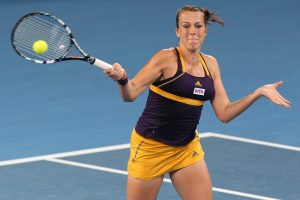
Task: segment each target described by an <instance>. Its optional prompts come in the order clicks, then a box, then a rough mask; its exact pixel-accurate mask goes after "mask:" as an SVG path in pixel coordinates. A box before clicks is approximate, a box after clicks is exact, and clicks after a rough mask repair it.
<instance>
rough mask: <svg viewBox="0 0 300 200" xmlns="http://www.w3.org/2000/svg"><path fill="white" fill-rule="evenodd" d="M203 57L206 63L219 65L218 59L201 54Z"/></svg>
mask: <svg viewBox="0 0 300 200" xmlns="http://www.w3.org/2000/svg"><path fill="white" fill-rule="evenodd" d="M201 55H202V56H203V58H204V60H205V62H210V63H217V62H218V61H217V59H216V58H215V57H214V56H212V55H208V54H204V53H202V52H201Z"/></svg>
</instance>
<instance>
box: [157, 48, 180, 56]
mask: <svg viewBox="0 0 300 200" xmlns="http://www.w3.org/2000/svg"><path fill="white" fill-rule="evenodd" d="M156 55H158V56H160V57H164V58H168V57H174V56H176V50H175V48H174V47H171V48H167V49H161V50H159V51H158V52H157V53H156Z"/></svg>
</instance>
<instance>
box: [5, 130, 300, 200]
mask: <svg viewBox="0 0 300 200" xmlns="http://www.w3.org/2000/svg"><path fill="white" fill-rule="evenodd" d="M199 135H200V137H201V138H207V137H216V138H222V139H227V140H234V141H240V142H246V143H251V144H257V145H263V146H270V147H275V148H281V149H287V150H292V151H300V148H299V147H294V146H288V145H282V144H276V143H271V142H264V141H260V140H254V139H247V138H241V137H236V136H229V135H224V134H219V133H213V132H206V133H201V134H199ZM128 148H129V144H121V145H114V146H106V147H99V148H93V149H86V150H79V151H71V152H64V153H58V154H49V155H43V156H35V157H28V158H20V159H14V160H6V161H0V167H1V166H7V165H15V164H22V163H28V162H35V161H42V160H47V161H51V162H59V163H62V164H67V163H69V165H70V164H72V165H73V166H78V167H85V168H89V169H96V170H101V171H107V172H111V173H117V174H123V175H127V172H126V171H122V170H116V169H111V168H105V167H100V166H93V165H87V164H83V163H76V162H71V161H64V160H60V159H57V158H62V157H69V156H78V155H84V154H91V153H98V152H105V151H114V150H121V149H128ZM164 181H165V182H169V183H170V182H171V180H170V179H166V178H165V179H164ZM213 190H214V191H216V192H223V193H227V194H232V195H238V196H244V197H249V198H253V199H262V200H278V199H274V198H270V197H263V196H258V195H253V194H248V193H242V192H238V191H233V190H227V189H222V188H215V187H213Z"/></svg>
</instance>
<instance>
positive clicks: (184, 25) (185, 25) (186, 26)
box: [181, 24, 190, 28]
mask: <svg viewBox="0 0 300 200" xmlns="http://www.w3.org/2000/svg"><path fill="white" fill-rule="evenodd" d="M181 26H182V28H189V27H190V25H189V24H182V25H181Z"/></svg>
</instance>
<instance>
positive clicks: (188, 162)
mask: <svg viewBox="0 0 300 200" xmlns="http://www.w3.org/2000/svg"><path fill="white" fill-rule="evenodd" d="M210 22H216V23H218V24H221V25H222V24H223V21H222V19H221V18H220V17H219V16H217V15H216V14H215V13H213V12H210V11H208V10H207V9H203V8H200V7H198V6H184V7H182V8H181V9H179V10H178V12H177V16H176V25H177V27H176V36H177V37H178V39H179V43H178V46H177V47H176V48H169V49H163V50H160V51H159V52H157V53H156V54H155V55H154V56H153V57H152V58H151V59H150V60H149V61H148V63H147V64H146V65H145V66H144V67H143V68H142V69H141V71H140V72H138V73H137V75H136V76H135V77H134V78H132V79H131V80H128V78H127V77H126V73H125V70H124V69H123V68H122V66H121V65H120V64H117V63H116V64H114V65H113V67H114V70H111V69H107V70H104V73H105V74H106V75H107V76H109V77H111V78H112V79H113V80H116V81H118V83H119V91H120V93H121V95H122V97H123V99H124V101H127V102H130V101H133V100H135V99H136V98H137V97H138V96H139V95H140V94H141V93H142V92H143V91H144V90H146V89H147V88H148V87H149V96H148V99H147V103H146V106H145V109H144V111H143V113H142V115H141V116H140V118H139V120H138V122H137V123H136V126H135V129H134V130H133V131H132V135H131V144H130V158H129V161H128V179H127V199H128V200H140V199H143V200H145V199H148V200H153V199H156V197H157V194H158V191H159V189H160V186H161V184H162V181H163V176H164V174H166V173H169V175H170V178H171V180H172V183H173V185H174V187H175V189H176V191H177V192H178V194H179V195H180V197H181V198H182V199H189V200H194V199H195V200H196V199H197V200H200V199H201V200H202V199H203V200H211V199H212V183H211V179H210V176H209V172H208V169H207V166H206V164H205V161H204V152H203V150H202V148H201V145H200V142H199V141H200V139H199V137H198V134H197V130H196V129H197V125H198V122H199V119H200V115H201V110H202V106H203V102H204V101H208V100H209V101H210V102H211V105H212V107H213V109H214V111H215V113H216V116H217V118H218V119H219V120H221V121H222V122H224V123H227V122H229V121H230V120H232V119H233V118H235V117H236V116H238V115H239V114H240V113H242V112H243V111H244V110H246V109H247V108H248V107H249V106H250V105H251V104H252V103H253V102H255V101H256V100H257V99H258V98H260V97H263V96H264V97H266V98H268V99H269V100H270V101H272V102H274V103H276V104H278V105H280V106H283V107H285V108H290V102H289V101H288V100H286V99H285V98H284V97H282V96H281V95H280V94H279V93H278V91H277V88H278V87H279V86H280V85H282V82H277V83H274V84H268V85H264V86H262V87H259V88H257V89H256V90H255V91H254V92H252V93H251V94H249V95H248V96H246V97H244V98H241V99H239V100H238V101H236V102H230V101H229V99H228V96H227V94H226V91H225V89H224V86H223V84H222V80H221V75H220V70H219V66H218V63H217V60H216V58H214V57H213V56H210V55H206V54H204V53H202V52H201V51H200V50H201V46H202V44H203V42H204V40H205V37H206V35H207V26H208V24H209V23H210Z"/></svg>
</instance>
